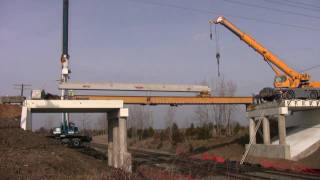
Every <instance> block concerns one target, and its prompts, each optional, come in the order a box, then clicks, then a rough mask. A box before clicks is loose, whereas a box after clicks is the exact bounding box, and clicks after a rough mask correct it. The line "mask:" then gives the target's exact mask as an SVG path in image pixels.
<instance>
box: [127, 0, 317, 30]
mask: <svg viewBox="0 0 320 180" xmlns="http://www.w3.org/2000/svg"><path fill="white" fill-rule="evenodd" d="M127 1H129V2H135V3H141V4H149V5H154V6H162V7H169V8H175V9H180V10H184V11H189V12H197V13H200V14H211V15H212V14H216V15H221V14H224V15H226V16H229V17H233V18H235V19H242V20H248V21H254V22H257V23H262V24H273V25H280V26H287V27H291V28H296V29H305V30H310V31H320V29H319V28H314V27H310V26H299V25H295V24H288V23H281V22H276V21H270V20H265V19H259V18H252V17H247V16H239V15H235V14H230V13H219V12H216V11H209V10H203V9H197V8H190V7H185V6H178V5H175V4H168V3H162V2H155V1H145V0H127Z"/></svg>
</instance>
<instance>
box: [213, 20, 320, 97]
mask: <svg viewBox="0 0 320 180" xmlns="http://www.w3.org/2000/svg"><path fill="white" fill-rule="evenodd" d="M209 23H210V24H221V25H223V26H224V27H226V28H227V29H229V30H230V31H231V32H233V33H234V34H235V35H236V36H238V37H239V38H240V39H241V40H242V41H244V42H245V43H246V44H248V45H249V46H250V47H251V48H253V49H254V50H255V51H257V52H258V53H259V54H260V55H262V57H263V58H264V60H265V61H266V62H267V63H268V64H269V65H270V67H271V68H272V70H273V71H274V72H275V74H276V76H275V78H274V88H269V87H267V88H263V89H262V90H261V91H260V93H259V95H258V96H259V98H261V99H263V100H266V101H273V100H275V99H280V98H282V99H319V98H320V82H315V81H311V77H310V75H309V74H307V73H300V72H298V71H296V70H294V69H292V68H291V67H289V66H288V65H287V64H285V63H284V62H283V61H282V60H281V59H279V58H278V57H277V56H276V55H274V54H273V53H272V52H271V51H269V50H268V49H266V48H265V47H263V46H262V45H261V44H260V43H259V42H257V41H256V40H255V39H254V38H252V37H251V36H250V35H248V34H246V33H244V32H242V31H241V30H240V29H239V28H237V27H236V26H235V25H233V24H232V23H231V22H229V21H228V20H227V19H226V18H224V17H222V16H220V17H218V18H217V19H216V20H210V21H209Z"/></svg>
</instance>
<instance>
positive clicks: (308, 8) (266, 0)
mask: <svg viewBox="0 0 320 180" xmlns="http://www.w3.org/2000/svg"><path fill="white" fill-rule="evenodd" d="M263 1H265V2H267V3H271V4H282V5H284V6H289V7H294V8H300V9H305V10H310V11H316V12H319V9H315V8H311V7H303V6H299V5H294V4H290V3H286V2H282V1H276V0H263Z"/></svg>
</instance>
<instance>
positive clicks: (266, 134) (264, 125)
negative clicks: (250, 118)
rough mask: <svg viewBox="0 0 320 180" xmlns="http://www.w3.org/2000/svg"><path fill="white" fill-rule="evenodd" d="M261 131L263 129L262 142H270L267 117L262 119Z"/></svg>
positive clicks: (267, 143)
mask: <svg viewBox="0 0 320 180" xmlns="http://www.w3.org/2000/svg"><path fill="white" fill-rule="evenodd" d="M262 131H263V143H264V144H266V145H269V144H270V122H269V119H268V118H266V117H264V118H263V120H262Z"/></svg>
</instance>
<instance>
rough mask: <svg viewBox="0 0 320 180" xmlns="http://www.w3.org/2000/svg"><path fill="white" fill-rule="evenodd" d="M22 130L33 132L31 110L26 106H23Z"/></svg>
mask: <svg viewBox="0 0 320 180" xmlns="http://www.w3.org/2000/svg"><path fill="white" fill-rule="evenodd" d="M20 128H21V129H23V130H29V131H32V114H31V110H30V109H29V108H28V107H26V106H22V111H21V121H20Z"/></svg>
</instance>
